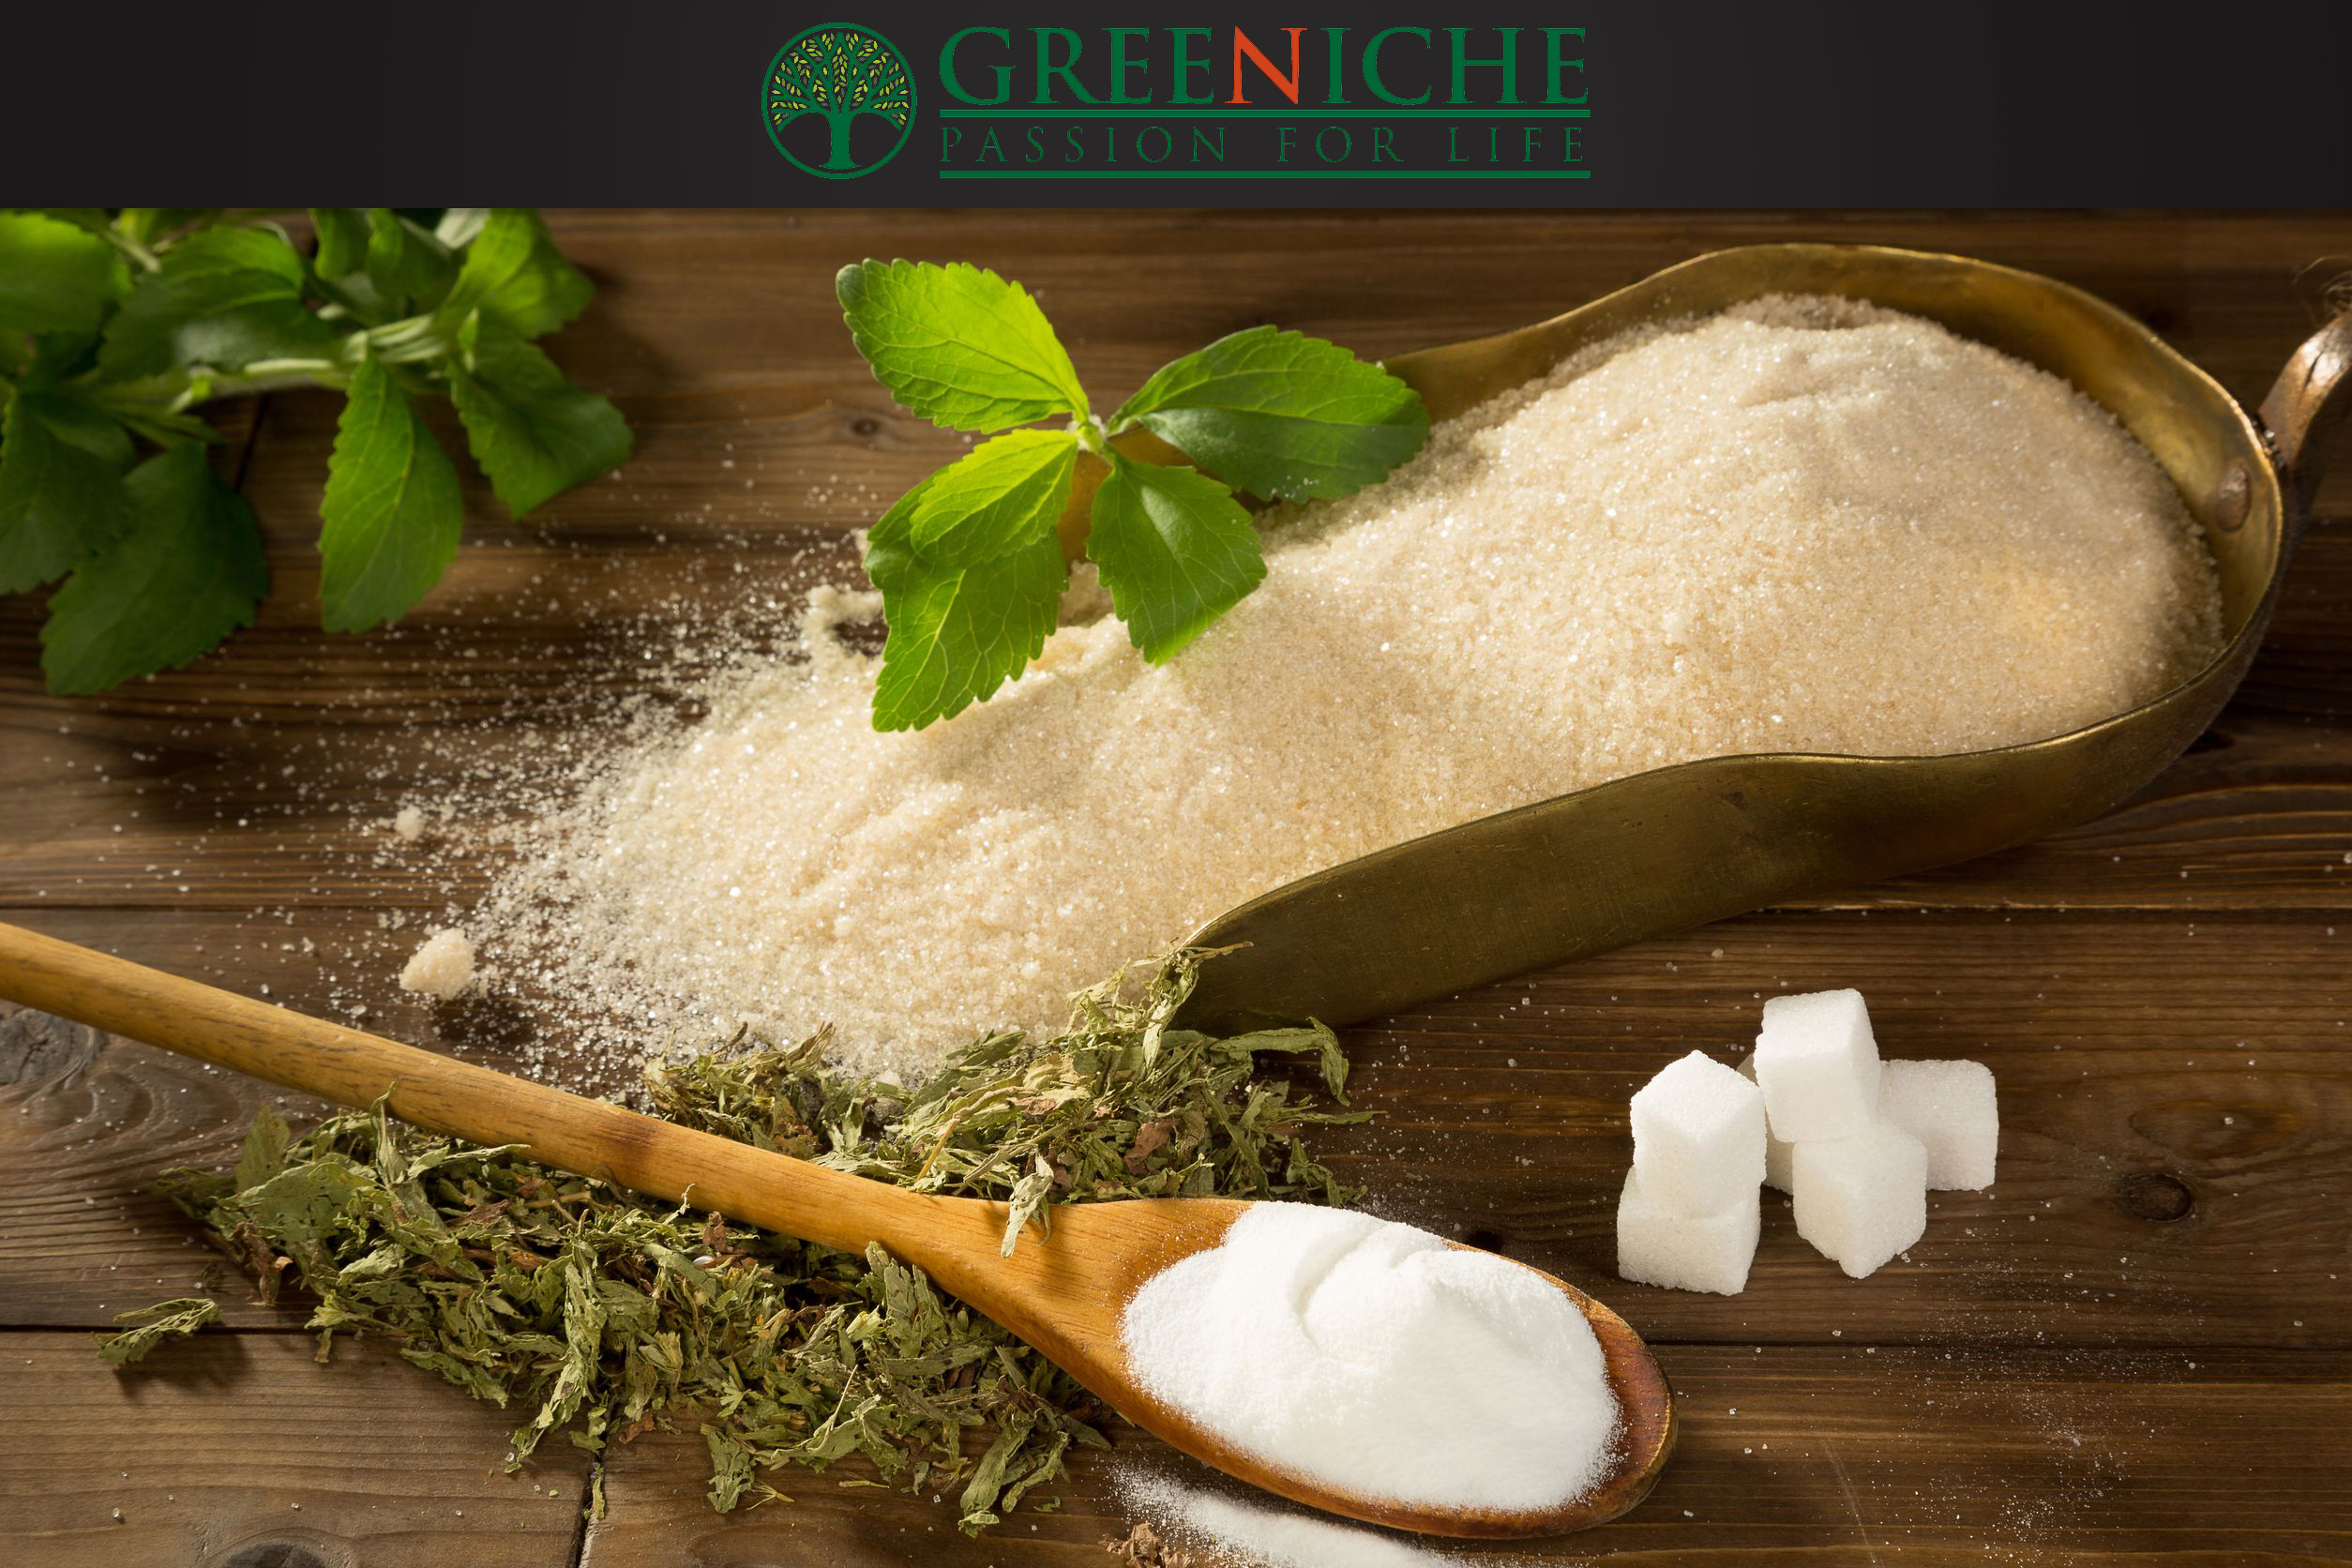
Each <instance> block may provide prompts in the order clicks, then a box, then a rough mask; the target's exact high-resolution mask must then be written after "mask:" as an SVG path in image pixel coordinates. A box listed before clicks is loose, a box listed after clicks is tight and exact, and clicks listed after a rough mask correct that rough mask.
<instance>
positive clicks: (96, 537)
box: [0, 387, 131, 594]
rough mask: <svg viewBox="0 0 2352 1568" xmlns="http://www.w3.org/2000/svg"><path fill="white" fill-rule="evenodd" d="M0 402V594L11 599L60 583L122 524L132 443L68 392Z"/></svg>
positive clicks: (2, 393) (20, 395) (0, 393)
mask: <svg viewBox="0 0 2352 1568" xmlns="http://www.w3.org/2000/svg"><path fill="white" fill-rule="evenodd" d="M0 397H5V398H6V399H7V405H8V406H7V408H6V411H5V412H0V594H16V593H22V592H23V591H24V590H25V589H28V588H38V586H40V585H41V584H42V583H44V582H50V581H53V580H56V579H58V578H61V577H63V576H65V575H66V573H67V572H68V571H70V570H71V569H72V568H73V565H74V564H75V563H76V562H78V561H80V560H82V559H83V557H84V556H87V555H91V554H94V553H95V552H97V551H98V550H100V549H102V548H103V547H104V546H106V545H107V544H109V543H110V542H112V541H113V539H114V538H115V537H116V536H117V535H120V534H121V533H122V531H123V529H124V528H125V527H126V526H127V525H128V522H129V520H130V501H129V498H128V495H127V494H126V493H125V491H124V489H123V479H122V472H123V470H124V469H126V468H128V467H129V466H130V456H131V451H130V438H129V437H128V436H127V435H125V434H124V433H123V428H122V427H121V426H120V425H117V424H115V423H114V422H113V420H112V419H109V418H107V417H106V416H105V415H103V414H100V413H99V412H98V410H96V409H93V408H91V407H90V406H89V405H88V404H86V403H83V402H81V401H79V400H76V399H75V398H73V397H72V395H71V394H69V393H64V392H53V391H35V390H31V389H26V390H23V391H19V392H17V393H15V394H14V395H13V396H10V395H8V392H7V389H6V388H5V387H0Z"/></svg>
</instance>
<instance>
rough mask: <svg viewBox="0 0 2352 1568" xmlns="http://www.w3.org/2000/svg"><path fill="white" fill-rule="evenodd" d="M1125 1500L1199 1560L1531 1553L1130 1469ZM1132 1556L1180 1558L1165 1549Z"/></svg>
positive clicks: (1492, 1565)
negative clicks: (1391, 1527)
mask: <svg viewBox="0 0 2352 1568" xmlns="http://www.w3.org/2000/svg"><path fill="white" fill-rule="evenodd" d="M1118 1485H1119V1500H1120V1503H1121V1505H1122V1506H1123V1507H1124V1508H1125V1509H1126V1510H1127V1512H1128V1513H1129V1515H1140V1516H1141V1518H1142V1519H1143V1520H1144V1521H1145V1522H1146V1523H1147V1524H1149V1525H1150V1526H1151V1527H1153V1528H1152V1530H1151V1534H1150V1536H1149V1537H1147V1539H1150V1540H1153V1541H1154V1542H1156V1541H1158V1540H1160V1539H1162V1538H1166V1539H1168V1540H1169V1541H1170V1542H1172V1543H1173V1545H1175V1548H1176V1551H1177V1552H1178V1553H1180V1554H1181V1560H1182V1561H1184V1563H1186V1564H1193V1563H1198V1564H1199V1568H1212V1565H1214V1568H1455V1565H1457V1564H1459V1563H1463V1562H1470V1561H1472V1560H1473V1559H1470V1558H1469V1557H1466V1556H1464V1557H1456V1556H1454V1555H1451V1554H1448V1553H1443V1552H1439V1551H1434V1550H1432V1549H1430V1548H1429V1547H1427V1546H1425V1545H1420V1544H1419V1543H1417V1542H1415V1541H1413V1540H1412V1539H1410V1537H1406V1536H1402V1535H1392V1534H1386V1533H1383V1532H1382V1531H1380V1530H1375V1529H1372V1528H1370V1527H1369V1526H1364V1525H1350V1524H1342V1523H1340V1522H1339V1521H1338V1520H1336V1519H1333V1518H1330V1517H1328V1516H1326V1515H1317V1514H1311V1513H1307V1512H1304V1511H1303V1510H1295V1509H1289V1508H1285V1507H1283V1506H1281V1505H1279V1504H1274V1505H1273V1506H1269V1505H1268V1504H1267V1503H1266V1502H1264V1501H1244V1500H1241V1499H1239V1498H1236V1497H1233V1496H1230V1495H1228V1494H1227V1493H1225V1492H1223V1491H1213V1490H1211V1489H1209V1488H1208V1487H1205V1486H1193V1485H1185V1484H1184V1482H1182V1481H1178V1480H1175V1479H1174V1478H1172V1477H1169V1476H1166V1475H1158V1474H1149V1473H1137V1472H1134V1471H1123V1472H1121V1473H1120V1474H1119V1477H1118ZM1124 1560H1130V1561H1146V1560H1150V1561H1163V1560H1166V1561H1173V1560H1177V1559H1174V1558H1170V1557H1169V1556H1168V1554H1167V1553H1166V1552H1160V1553H1156V1554H1154V1555H1153V1556H1152V1557H1149V1558H1146V1557H1145V1556H1143V1555H1142V1554H1139V1553H1138V1554H1132V1555H1127V1556H1125V1557H1124ZM1474 1561H1476V1562H1477V1563H1478V1564H1479V1565H1480V1568H1519V1565H1520V1564H1522V1563H1526V1562H1529V1561H1530V1560H1528V1559H1501V1558H1498V1557H1497V1556H1495V1554H1493V1553H1490V1552H1482V1553H1480V1554H1479V1555H1478V1556H1477V1557H1476V1558H1475V1559H1474Z"/></svg>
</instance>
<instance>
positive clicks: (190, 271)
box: [162, 228, 303, 288]
mask: <svg viewBox="0 0 2352 1568" xmlns="http://www.w3.org/2000/svg"><path fill="white" fill-rule="evenodd" d="M205 272H266V273H269V274H270V275H271V276H273V277H276V278H280V279H284V280H285V281H287V282H288V283H291V284H294V286H295V287H297V288H299V287H300V286H301V284H302V273H303V266H302V257H301V256H300V255H299V254H298V253H297V252H296V251H295V249H294V247H293V246H292V245H291V244H289V243H288V242H287V239H286V236H285V235H283V234H279V232H278V231H277V230H275V229H246V228H227V229H204V230H202V231H200V232H198V233H196V234H190V235H188V237H187V238H186V239H184V240H181V241H180V242H179V243H178V244H176V245H174V246H173V247H172V249H171V250H170V251H169V252H168V253H167V254H166V255H165V256H164V258H163V267H162V275H163V276H166V277H177V278H190V277H194V276H196V275H197V274H199V273H205Z"/></svg>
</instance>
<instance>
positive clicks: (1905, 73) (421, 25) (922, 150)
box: [0, 0, 2352, 207]
mask: <svg viewBox="0 0 2352 1568" xmlns="http://www.w3.org/2000/svg"><path fill="white" fill-rule="evenodd" d="M1236 20H1239V21H1241V22H1242V23H1244V25H1246V26H1248V27H1250V28H1251V29H1252V30H1253V32H1254V33H1259V32H1262V30H1263V29H1265V28H1271V27H1273V26H1274V24H1275V23H1287V24H1304V25H1321V24H1326V23H1329V24H1334V25H1337V24H1341V23H1345V24H1346V25H1348V26H1349V27H1351V28H1362V29H1367V30H1368V29H1372V28H1376V27H1379V26H1383V25H1394V24H1413V25H1422V26H1444V25H1476V26H1480V27H1491V26H1496V25H1521V26H1541V25H1545V24H1550V25H1556V26H1560V25H1581V26H1584V27H1585V28H1586V29H1587V30H1588V35H1589V36H1588V47H1587V57H1588V59H1589V60H1590V62H1591V65H1590V68H1589V71H1588V80H1589V82H1590V85H1591V99H1592V111H1593V113H1592V118H1591V122H1590V125H1589V128H1588V130H1587V131H1586V139H1587V145H1588V147H1589V152H1588V153H1587V158H1588V161H1589V162H1590V164H1591V167H1592V169H1593V171H1594V175H1593V177H1592V178H1591V179H1590V180H1585V181H1576V182H1542V183H1537V182H1528V183H1525V184H1521V183H1518V182H1513V181H1506V180H1493V181H1476V182H1466V183H1464V184H1462V185H1458V186H1455V185H1449V184H1446V183H1443V182H1438V181H1415V182H1410V183H1406V184H1399V185H1396V186H1393V187H1392V186H1388V185H1383V184H1380V183H1378V182H1368V181H1354V182H1345V183H1342V182H1315V181H1297V182H1284V183H1282V184H1279V185H1266V184H1252V183H1248V182H1243V183H1239V184H1223V183H1210V182H1192V181H1162V182H1155V183H1147V182H1137V183H1134V184H1127V183H1109V182H1104V183H1093V182H1079V183H1078V184H1075V185H1072V184H1063V183H1060V182H1041V183H1037V184H1030V183H1026V182H1004V183H1002V184H996V183H989V184H974V183H961V182H959V183H957V184H953V185H950V184H947V183H945V182H942V181H941V180H940V179H938V178H937V176H936V173H935V171H934V169H933V167H932V164H933V162H934V159H935V151H934V149H935V148H936V136H937V126H938V122H937V120H936V119H935V118H934V117H933V115H932V113H931V110H932V109H933V108H934V107H935V105H934V104H933V103H931V102H930V101H928V100H929V99H931V98H936V97H937V92H936V89H935V88H934V87H933V85H932V84H933V83H934V82H935V81H936V74H937V57H938V51H939V46H940V44H941V42H942V40H943V39H944V38H946V37H947V35H948V34H949V33H950V32H952V31H953V30H955V29H956V28H957V27H961V26H966V25H972V24H973V23H988V24H990V25H1003V26H1008V27H1015V28H1020V27H1027V26H1033V25H1045V24H1066V25H1070V26H1077V27H1099V26H1102V25H1107V24H1117V25H1135V26H1144V25H1150V26H1158V27H1165V26H1170V25H1218V26H1222V25H1224V24H1228V23H1232V22H1234V21H1236ZM827 22H851V23H863V24H866V25H868V26H871V27H873V28H875V29H876V30H878V31H880V32H882V33H883V34H884V35H885V36H887V37H888V38H891V39H892V40H893V41H895V42H896V43H897V45H898V47H899V48H900V50H901V51H902V52H903V53H906V55H907V56H908V58H909V61H910V62H911V64H912V66H913V67H914V68H915V71H916V73H917V79H918V82H919V83H920V84H921V85H922V86H923V88H924V89H925V98H926V101H925V102H924V103H923V105H922V106H921V112H920V115H919V118H918V120H917V124H916V127H915V132H914V139H913V140H912V142H911V143H910V144H909V146H908V149H907V151H906V152H905V153H902V154H901V155H900V156H899V158H897V161H896V162H894V163H893V164H892V165H890V166H889V167H888V168H886V169H883V170H882V171H880V172H878V173H874V174H871V175H868V176H867V177H864V178H860V179H853V180H819V179H814V178H811V177H809V176H807V175H805V174H803V173H800V172H799V171H797V170H795V169H794V168H793V167H792V165H791V164H790V163H788V162H787V161H786V160H785V159H783V158H779V157H777V156H776V150H775V148H774V147H772V146H771V145H770V144H769V143H768V140H767V137H766V136H765V135H764V134H763V132H762V128H761V119H760V114H759V108H758V95H759V91H760V85H761V76H762V72H763V69H764V68H765V67H766V65H767V62H768V60H769V58H770V57H771V56H772V55H773V54H774V53H775V52H776V49H777V48H778V47H779V46H780V45H781V44H782V43H783V42H784V40H785V39H787V38H790V37H792V35H793V34H794V33H796V32H798V31H800V30H801V29H802V28H803V27H807V26H810V25H813V24H816V23H827ZM1358 36H1359V37H1361V36H1364V35H1362V34H1359V35H1358ZM1088 41H1089V43H1090V44H1093V42H1094V41H1095V39H1094V38H1093V37H1091V36H1090V38H1089V39H1088ZM1218 41H1219V42H1220V43H1222V41H1223V40H1222V39H1219V40H1218ZM1155 43H1156V40H1155ZM0 54H4V55H5V57H6V59H7V67H8V68H7V79H8V82H7V86H6V88H5V90H0V123H4V124H5V125H6V126H7V128H8V141H9V145H10V147H11V149H12V151H13V153H14V163H15V168H14V170H13V171H12V173H13V178H12V180H11V182H10V184H11V197H10V199H11V200H12V201H20V202H49V203H87V202H90V201H91V200H93V198H97V199H99V200H103V201H111V202H156V203H160V202H164V201H166V200H182V201H184V200H195V199H199V198H201V199H204V200H207V201H218V200H220V199H223V198H224V197H225V198H227V199H230V200H249V201H253V202H262V201H265V200H292V201H303V200H320V199H328V198H330V197H331V198H332V199H335V200H348V201H361V200H365V201H368V202H374V203H392V204H398V203H404V202H405V203H417V204H445V203H450V202H454V201H464V202H516V203H529V204H541V205H557V204H589V205H610V204H641V203H665V204H688V205H752V206H759V205H784V204H790V205H822V206H929V205H939V204H946V203H950V202H952V203H953V204H956V205H998V206H1071V207H1093V206H1098V205H1103V204H1129V205H1146V206H1181V205H1189V204H1197V203H1199V202H1201V201H1203V200H1214V201H1217V202H1220V203H1224V204H1235V205H1266V206H1296V205H1327V206H1353V205H1459V206H1518V205H1526V204H1542V205H1569V206H1589V207H1623V206H1629V205H1642V206H1718V205H1729V204H1739V205H1746V206H1772V207H1809V206H1819V205H1827V204H1843V205H1863V206H1873V205H1902V206H1909V207H1920V206H1968V205H1978V204H1992V203H1999V204H2008V205H2027V206H2053V205H2055V206H2074V205H2107V206H2114V205H2123V206H2182V205H2196V206H2229V205H2263V206H2275V205H2293V206H2315V205H2336V204H2347V203H2348V202H2352V18H2348V16H2347V8H2345V7H2344V6H2343V5H2341V4H2337V5H2321V4H2314V3H2309V0H2302V3H2288V4H2260V5H2250V6H2239V7H2235V8H2223V7H2203V8H2191V7H2186V6H2173V5H2155V4H2137V5H2133V4H2122V3H2084V4H2068V3H2063V0H2041V3H2037V4H2016V3H2006V0H2004V3H1997V4H1982V5H1952V4H1937V5H1917V4H1904V3H1900V0H1875V3H1860V0H1825V3H1817V4H1809V5H1807V4H1800V5H1780V6H1773V5H1734V4H1696V3H1690V0H1683V3H1650V4H1635V3H1626V0H1593V3H1585V4H1576V3H1569V4H1557V5H1549V6H1543V7H1536V6H1526V5H1522V6H1516V7H1513V6H1490V7H1485V8H1477V9H1476V10H1473V11H1463V10H1461V9H1459V8H1446V7H1440V6H1437V5H1423V6H1416V7H1410V8H1406V7H1396V6H1390V5H1382V6H1370V5H1367V6H1363V7H1358V8H1348V9H1345V10H1337V9H1334V8H1329V7H1326V8H1321V9H1320V10H1316V11H1301V12H1298V13H1290V12H1283V11H1272V10H1268V9H1267V8H1264V7H1262V6H1258V7H1250V8H1240V7H1234V6H1222V7H1220V6H1214V5H1205V4H1204V5H1199V6H1192V5H1125V6H1096V7H1089V8H1084V9H1083V10H1078V9H1074V8H1058V7H1047V6H1037V7H1029V8H1011V9H1007V10H1003V11H993V12H986V13H983V12H976V11H974V10H972V9H971V8H957V9H955V10H954V11H952V12H950V11H945V10H939V11H931V10H926V9H922V8H916V7H912V6H906V5H896V6H894V5H887V4H882V3H880V0H866V3H864V4H856V3H853V0H827V3H826V4H824V5H822V6H821V7H807V6H785V5H747V4H737V3H732V0H713V3H705V4H689V5H674V4H673V5H616V4H596V3H584V4H583V3H577V0H576V3H573V4H550V3H548V0H501V3H494V4H490V5H473V6H465V7H458V6H432V5H408V6H403V7H400V8H357V7H354V8H327V9H322V8H313V7H308V6H294V5H285V4H275V3H264V4H242V5H235V6H223V7H206V8H184V9H178V10H173V11H169V12H167V11H163V10H161V9H159V8H136V7H134V8H112V7H110V8H98V7H93V6H82V7H76V8H40V9H35V8H31V7H26V8H19V9H18V10H17V12H16V14H14V15H13V16H12V17H11V18H10V20H9V23H8V29H7V42H6V44H5V45H0ZM1303 118H1304V116H1303Z"/></svg>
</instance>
